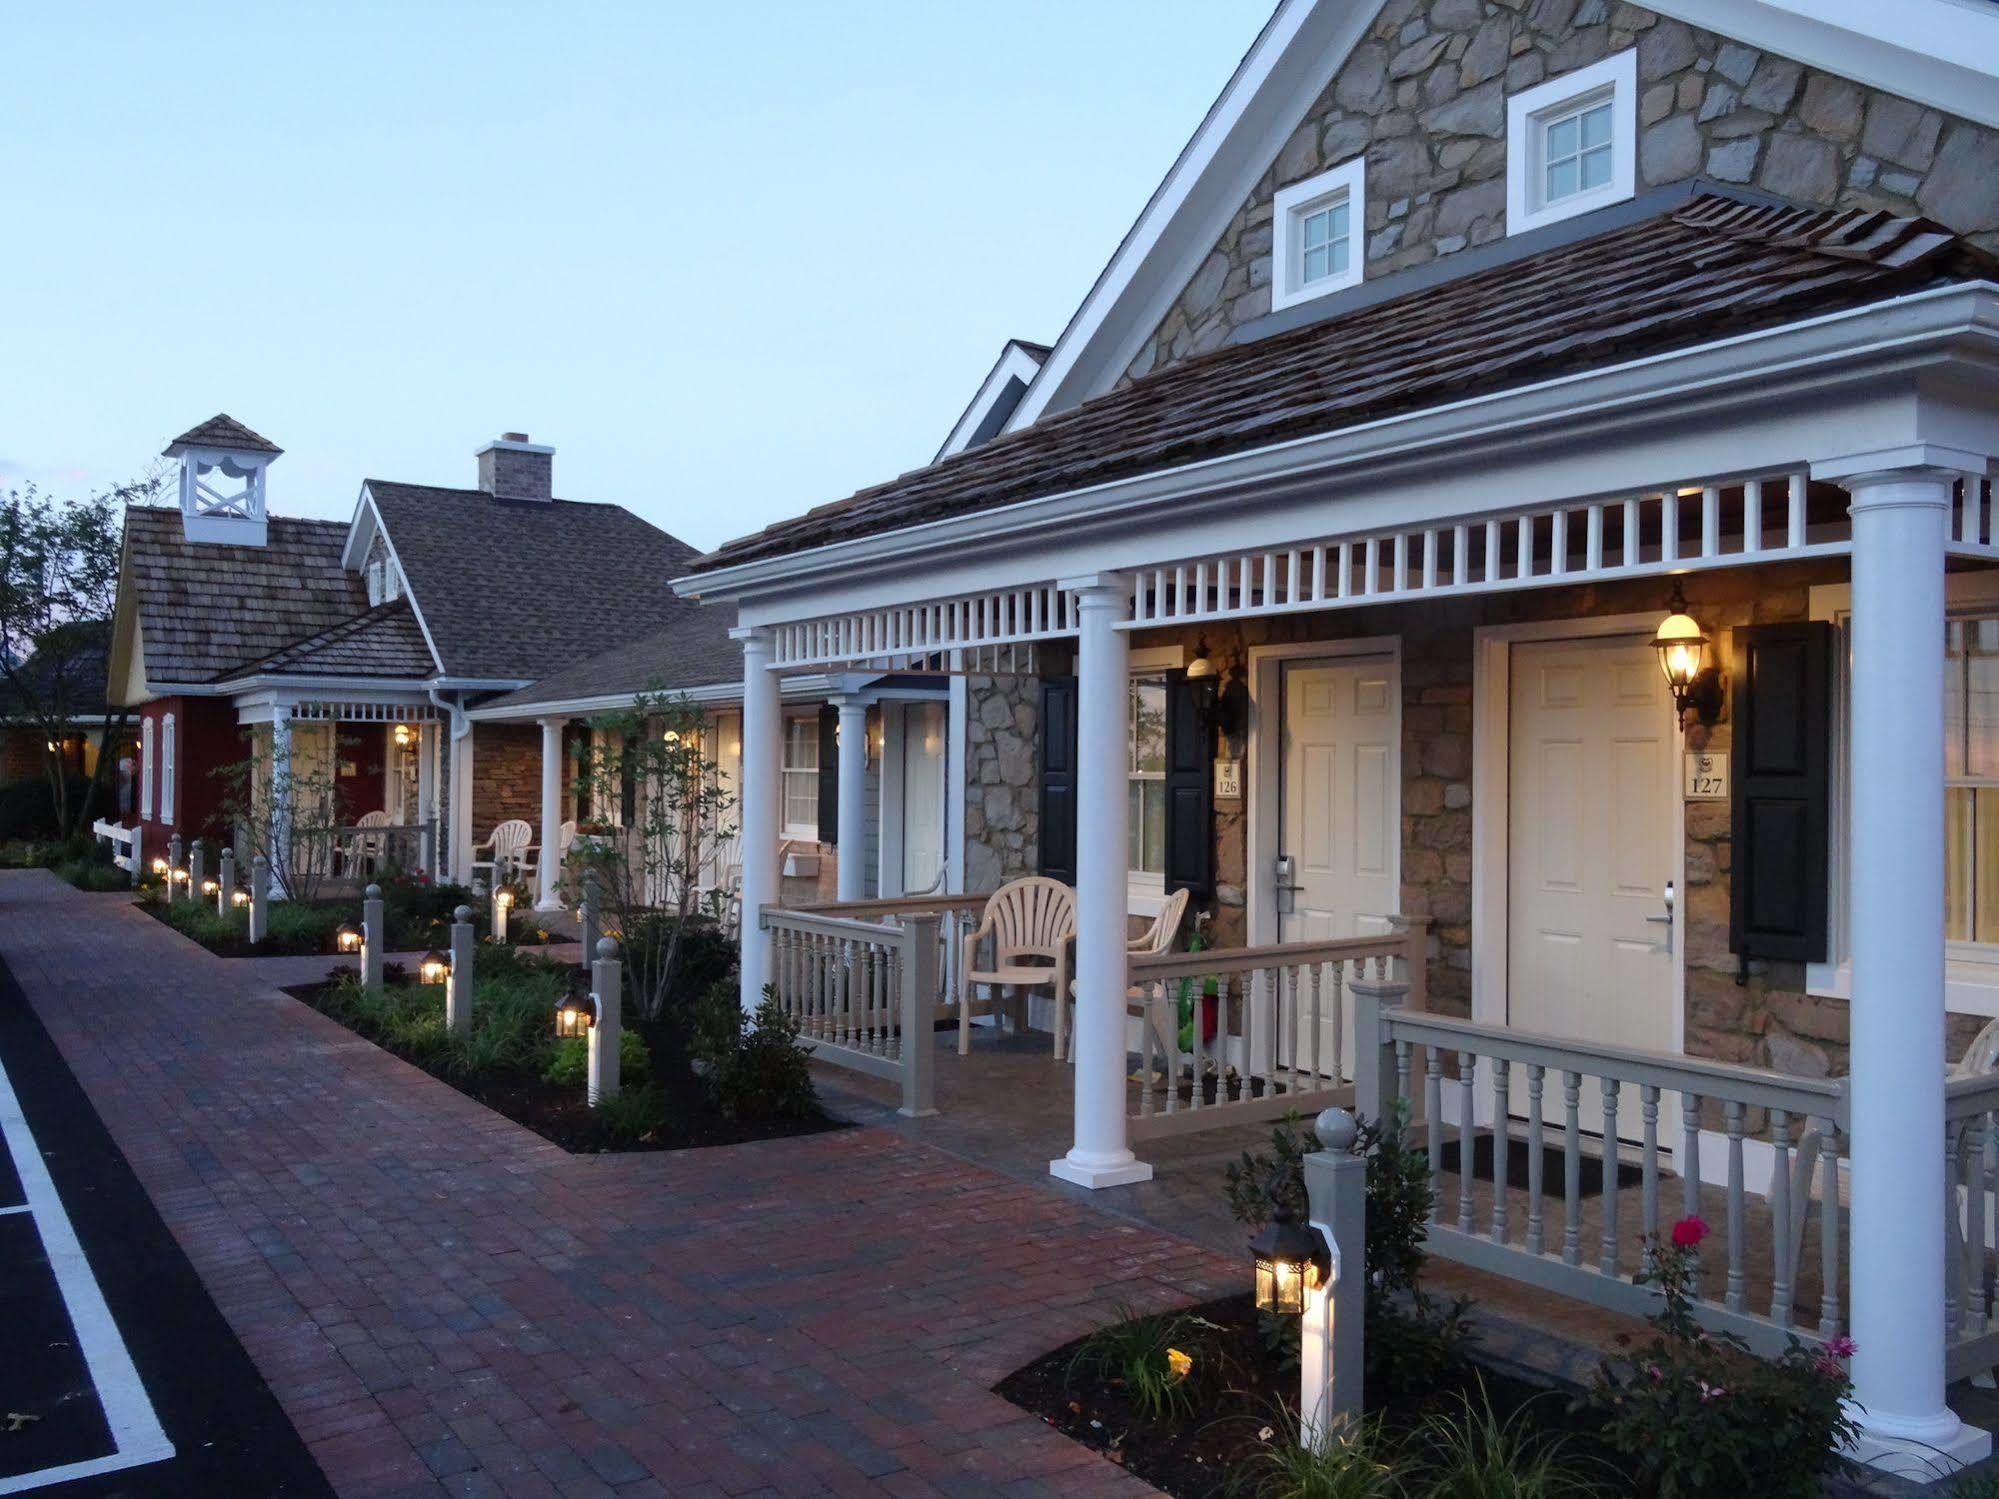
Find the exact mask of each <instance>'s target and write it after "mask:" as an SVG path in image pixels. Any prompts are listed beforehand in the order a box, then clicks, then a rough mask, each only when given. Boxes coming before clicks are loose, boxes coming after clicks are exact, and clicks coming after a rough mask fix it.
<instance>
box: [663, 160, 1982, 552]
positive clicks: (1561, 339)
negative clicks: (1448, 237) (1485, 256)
mask: <svg viewBox="0 0 1999 1499" xmlns="http://www.w3.org/2000/svg"><path fill="white" fill-rule="evenodd" d="M1675 196H1676V199H1677V200H1676V201H1675V203H1674V205H1673V206H1672V207H1670V208H1668V209H1667V210H1666V211H1664V212H1661V213H1654V214H1650V215H1647V216H1643V217H1639V218H1637V219H1636V220H1635V221H1627V222H1625V223H1623V224H1621V225H1620V226H1619V227H1616V228H1612V229H1608V230H1605V231H1604V232H1602V233H1599V234H1595V235H1591V236H1589V237H1586V238H1582V239H1579V240H1575V241H1573V242H1569V243H1561V244H1557V245H1555V246H1554V247H1553V248H1550V249H1545V250H1542V251H1540V252H1539V253H1536V254H1530V255H1525V256H1514V257H1511V258H1504V259H1501V260H1499V261H1498V262H1497V263H1487V264H1486V266H1485V267H1484V268H1483V269H1473V270H1471V271H1470V272H1469V273H1468V274H1463V275H1459V276H1457V277H1456V278H1455V279H1450V280H1445V281H1442V282H1438V281H1437V278H1436V276H1435V274H1434V273H1432V274H1429V275H1424V274H1422V272H1424V271H1425V270H1427V269H1428V268H1418V270H1417V271H1415V272H1404V273H1401V277H1400V278H1391V279H1390V280H1384V281H1382V282H1378V283H1375V284H1374V285H1373V287H1372V288H1367V287H1363V288H1357V289H1356V292H1358V293H1364V295H1363V296H1353V297H1350V299H1349V300H1347V301H1346V302H1344V303H1343V304H1341V305H1344V306H1346V307H1348V308H1350V309H1351V310H1349V311H1346V312H1344V313H1341V314H1337V315H1334V316H1330V317H1327V318H1325V319H1324V320H1322V321H1319V322H1315V323H1311V324H1308V325H1306V326H1304V327H1300V328H1294V329H1292V330H1290V331H1288V332H1280V333H1273V334H1271V335H1269V336H1268V337H1264V338H1261V339H1258V340H1256V341H1254V342H1250V343H1243V344H1237V345H1232V346H1228V347H1224V348H1221V349H1217V350H1215V351H1213V352H1211V353H1208V354H1204V355H1200V356H1197V357H1195V358H1192V359H1188V360H1185V361H1183V362H1181V363H1179V364H1175V365H1173V366H1170V367H1169V368H1167V369H1165V370H1163V371H1161V372H1159V373H1158V374H1154V375H1149V376H1146V377H1145V378H1143V379H1140V380H1137V381H1134V382H1132V383H1131V384H1130V385H1127V386H1125V387H1123V388H1121V389H1118V390H1115V391H1112V392H1110V393H1109V394H1107V395H1102V396H1098V397H1096V398H1095V399H1093V400H1089V401H1085V402H1084V403H1082V404H1081V405H1079V406H1076V407H1073V408H1071V409H1069V410H1067V411H1063V412H1060V413H1057V414H1055V415H1053V416H1048V417H1044V418H1043V419H1042V420H1041V421H1039V422H1037V423H1036V424H1035V425H1034V426H1032V427H1029V428H1026V429H1025V430H1023V431H1019V432H1010V433H1006V434H1004V435H1002V436H1000V437H997V438H994V439H993V440H992V441H991V442H989V443H986V444H985V445H984V446H982V447H978V448H974V449H972V450H970V451H968V452H965V453H961V454H958V455H957V456H955V457H951V458H947V459H945V460H943V461H942V462H939V463H934V464H932V465H931V466H930V467H928V468H924V469H919V470H917V471H915V472H914V473H910V474H905V475H903V476H902V477H901V478H898V479H895V480H893V481H891V482H889V483H887V484H881V485H877V486H875V487H874V488H872V489H864V490H862V491H860V492H859V493H858V494H855V495H853V496H851V497H849V498H847V499H845V500H840V501H836V502H835V503H833V504H830V505H822V506H820V507H819V508H817V509H815V510H811V511H808V512H807V513H806V514H804V515H802V516H799V517H797V518H795V519H793V520H790V521H784V522H780V523H778V524H777V525H774V526H770V527H767V528H765V529H764V530H762V531H759V532H757V533H755V534H754V535H751V536H746V537H743V538H740V539H738V540H736V541H732V542H730V543H729V544H727V545H726V546H723V547H721V548H720V549H719V550H717V551H715V552H712V553H710V554H709V555H708V556H706V557H703V558H702V559H700V561H699V562H698V563H697V564H696V566H695V571H696V572H701V571H707V570H711V569H714V568H717V567H722V566H727V565H734V564H738V563H744V562H750V561H754V560H758V559H761V558H767V557H775V556H781V555H785V554H788V553H792V552H798V551H803V550H806V549H808V548H811V547H816V546H822V545H825V544H827V543H829V542H833V541H839V540H846V539H849V538H852V537H857V536H866V535H871V534H876V533H879V532H883V531H891V530H899V529H901V528H903V527H906V526H911V525H916V524H919V523H922V522H925V521H932V520H939V519H943V518H946V517H949V516H955V515H963V514H967V513H971V512H975V511H981V510H989V509H993V508H996V507H998V506H1002V505H1008V504H1013V503H1017V502H1020V501H1026V500H1033V499H1039V498H1044V497H1047V496H1050V495H1054V494H1058V493H1063V492H1066V491H1071V490H1075V489H1078V488H1082V487H1084V486H1087V485H1094V484H1102V483H1106V482H1109V481H1111V480H1114V479H1120V478H1127V477H1131V476H1133V475H1137V474H1143V473H1150V472H1155V471H1158V470H1161V469H1166V468H1172V467H1175V466H1178V465H1181V464H1185V463H1189V462H1193V461H1196V460H1199V459H1204V458H1212V457H1216V456H1220V455H1222V454H1226V453H1232V452H1241V451H1244V450H1247V449H1250V448H1259V447H1264V446H1267V445H1269V444H1272V443H1276V442H1280V441H1284V440H1286V439H1291V438H1298V437H1306V436H1314V435H1319V434H1323V433H1327V432H1333V431H1337V430H1339V429H1341V428H1344V427H1349V426H1353V425H1356V424H1358V423H1361V422H1365V421H1372V420H1376V419H1379V418H1381V417H1384V416H1390V415H1395V414H1398V413H1401V412H1405V411H1410V410H1415V409H1419V408H1421V407H1424V406H1428V405H1433V404H1436V403H1439V402H1442V401H1445V400H1450V399H1456V398H1459V397H1462V396H1465V395H1469V394H1489V393H1492V392H1496V391H1499V390H1504V389H1507V388H1510V387H1514V386H1519V385H1525V384H1528V383H1530V382H1533V381H1538V380H1544V379H1548V378H1551V377H1553V376H1556V375H1562V374H1571V373H1575V372H1578V371H1581V370H1586V369H1591V368H1596V367H1602V366H1608V365H1611V364H1616V363H1621V362H1623V361H1626V360H1629V359H1632V358H1635V357H1638V356H1640V355H1645V354H1651V353H1658V352H1663V351H1665V350H1667V349H1672V348H1679V347H1687V346H1690V345H1693V344H1699V343H1706V342H1710V341H1712V340H1714V339H1716V338H1720V337H1722V336H1725V335H1729V334H1735V333H1742V332H1747V331H1750V330H1752V329H1755V328H1762V327H1771V326H1775V325H1777V324H1780V323H1786V322H1791V321H1795V320H1796V319H1798V318H1801V317H1805V316H1808V315H1811V314H1815V313H1820V312H1827V311H1833V310H1837V309H1841V308H1847V307H1854V306H1859V305H1864V304H1866V303H1869V302H1875V301H1879V300H1883V299H1885V298H1889V297H1893V296H1897V295H1900V294H1903V293H1906V292H1910V291H1915V290H1919V289H1921V288H1923V287H1925V286H1930V285H1935V284H1939V283H1941V282H1946V281H1953V280H1975V279H1981V278H1994V277H1999V262H1995V261H1994V259H1993V258H1992V257H1991V256H1989V255H1987V254H1985V253H1984V252H1982V251H1980V250H1978V249H1977V248H1975V247H1974V246H1972V245H1970V244H1968V243H1967V242H1965V241H1964V240H1962V239H1960V238H1958V237H1957V236H1955V235H1952V234H1951V233H1950V232H1949V231H1947V230H1945V229H1943V228H1942V227H1941V226H1939V225H1936V224H1933V223H1930V222H1928V221H1927V220H1922V219H1904V218H1895V217H1893V216H1890V215H1888V214H1884V213H1873V212H1864V211H1846V212H1828V211H1820V210H1814V209H1802V208H1793V207H1790V206H1788V205H1783V204H1770V203H1767V202H1743V201H1740V200H1739V199H1737V198H1736V197H1735V196H1733V195H1724V194H1721V193H1718V192H1712V191H1700V192H1697V193H1695V194H1694V196H1692V197H1691V198H1688V197H1685V196H1684V195H1683V194H1682V195H1675ZM1397 288H1409V289H1406V290H1403V292H1402V294H1401V295H1393V296H1387V297H1386V298H1385V299H1383V298H1384V293H1386V292H1389V291H1392V290H1395V289H1397ZM1356 303H1358V304H1359V305H1356ZM1329 305H1332V304H1329Z"/></svg>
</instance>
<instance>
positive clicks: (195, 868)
mask: <svg viewBox="0 0 1999 1499" xmlns="http://www.w3.org/2000/svg"><path fill="white" fill-rule="evenodd" d="M207 853H208V850H207V849H206V848H204V847H203V845H202V842H201V840H200V839H199V838H197V839H195V840H194V842H192V843H190V844H189V845H188V846H187V895H188V899H189V900H193V899H194V898H195V897H197V896H199V895H200V894H201V882H202V881H203V880H205V879H206V878H208V859H207Z"/></svg>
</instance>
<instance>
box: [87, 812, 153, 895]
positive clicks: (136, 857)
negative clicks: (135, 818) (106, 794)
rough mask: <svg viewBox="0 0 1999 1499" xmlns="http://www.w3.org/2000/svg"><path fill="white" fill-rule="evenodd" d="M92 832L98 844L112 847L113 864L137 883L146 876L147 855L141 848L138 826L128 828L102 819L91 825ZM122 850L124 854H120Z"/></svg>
mask: <svg viewBox="0 0 1999 1499" xmlns="http://www.w3.org/2000/svg"><path fill="white" fill-rule="evenodd" d="M90 831H91V832H92V833H93V834H95V835H96V837H97V841H98V842H100V843H105V844H109V845H110V848H111V862H112V863H113V864H116V865H117V866H118V867H119V868H120V869H122V870H124V871H125V872H126V873H127V874H129V875H131V876H132V879H133V881H134V882H135V883H136V882H137V881H138V880H139V879H140V878H142V877H143V876H144V874H145V870H146V865H145V854H144V851H143V849H141V847H140V843H141V841H142V839H141V836H140V835H141V832H142V830H141V829H140V828H139V827H138V826H137V825H136V824H135V825H133V826H132V827H129V828H128V827H123V826H120V825H119V824H118V823H115V822H106V821H105V820H104V819H103V818H101V817H100V818H98V819H97V821H95V822H93V823H92V824H91V825H90ZM120 849H123V850H124V852H123V853H120V852H119V850H120Z"/></svg>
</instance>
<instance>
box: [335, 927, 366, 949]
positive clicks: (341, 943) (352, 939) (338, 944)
mask: <svg viewBox="0 0 1999 1499" xmlns="http://www.w3.org/2000/svg"><path fill="white" fill-rule="evenodd" d="M333 946H334V948H335V950H336V951H339V952H359V951H360V950H361V934H360V933H359V932H357V931H355V930H354V928H352V927H351V926H343V927H342V928H341V929H340V930H339V931H337V932H335V933H334V934H333Z"/></svg>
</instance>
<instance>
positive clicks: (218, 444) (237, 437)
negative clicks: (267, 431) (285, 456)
mask: <svg viewBox="0 0 1999 1499" xmlns="http://www.w3.org/2000/svg"><path fill="white" fill-rule="evenodd" d="M179 443H187V444H189V445H190V446H192V447H197V448H242V449H244V450H245V451H248V452H255V453H282V452H283V451H284V449H283V448H281V447H279V446H278V445H277V444H276V443H274V442H272V441H271V440H270V438H268V437H265V436H264V435H263V434H261V433H258V432H252V431H251V430H250V429H249V428H248V427H246V426H244V425H243V424H242V423H241V422H239V421H237V420H236V418H235V417H233V416H230V415H229V414H228V413H226V412H217V413H216V414H215V415H214V416H211V417H210V418H209V419H208V420H207V421H205V422H203V423H202V424H201V425H200V426H198V427H189V428H188V429H187V430H186V431H185V432H183V433H181V435H180V436H178V437H176V438H175V439H174V440H173V442H171V443H168V444H167V446H168V447H170V448H171V447H174V446H176V445H177V444H179Z"/></svg>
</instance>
